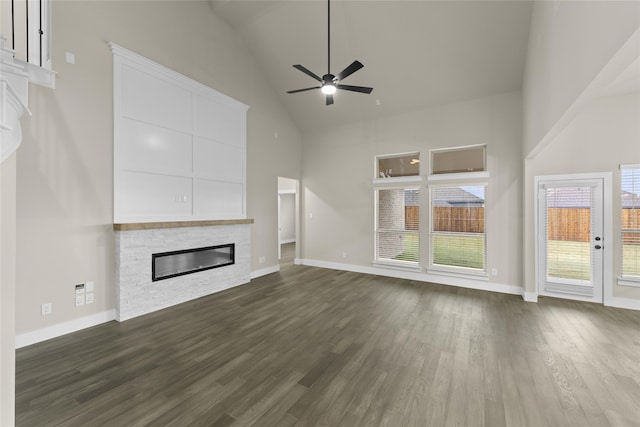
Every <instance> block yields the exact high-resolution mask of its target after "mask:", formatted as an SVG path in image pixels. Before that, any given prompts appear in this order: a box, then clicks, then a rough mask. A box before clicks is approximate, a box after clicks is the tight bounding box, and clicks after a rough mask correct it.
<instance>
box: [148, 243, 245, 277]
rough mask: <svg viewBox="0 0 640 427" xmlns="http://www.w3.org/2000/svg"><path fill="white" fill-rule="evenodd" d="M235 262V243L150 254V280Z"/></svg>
mask: <svg viewBox="0 0 640 427" xmlns="http://www.w3.org/2000/svg"><path fill="white" fill-rule="evenodd" d="M232 264H235V244H233V243H229V244H226V245H218V246H208V247H204V248H194V249H185V250H181V251H172V252H162V253H157V254H152V258H151V274H152V276H151V280H152V281H154V282H156V281H158V280H163V279H168V278H170V277H177V276H183V275H185V274H191V273H196V272H198V271H204V270H211V269H212V268H218V267H224V266H225V265H232Z"/></svg>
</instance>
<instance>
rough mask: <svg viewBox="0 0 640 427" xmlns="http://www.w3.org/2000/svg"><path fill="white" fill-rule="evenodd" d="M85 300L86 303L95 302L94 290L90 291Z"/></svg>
mask: <svg viewBox="0 0 640 427" xmlns="http://www.w3.org/2000/svg"><path fill="white" fill-rule="evenodd" d="M84 302H85V303H86V304H93V292H91V293H88V294H87V295H86V296H85V298H84Z"/></svg>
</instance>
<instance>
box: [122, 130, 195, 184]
mask: <svg viewBox="0 0 640 427" xmlns="http://www.w3.org/2000/svg"><path fill="white" fill-rule="evenodd" d="M192 140H193V136H192V135H191V134H186V133H181V132H176V131H172V130H169V129H166V128H162V127H160V126H155V125H150V124H148V123H144V122H139V121H135V120H131V119H127V118H123V119H122V143H123V144H122V146H121V148H122V150H121V151H120V159H119V164H120V166H121V167H122V169H125V170H138V171H146V172H159V173H165V174H166V173H169V174H178V175H189V174H190V173H192V172H193V166H192V165H193V161H192V160H193V143H192Z"/></svg>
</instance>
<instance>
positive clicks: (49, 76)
mask: <svg viewBox="0 0 640 427" xmlns="http://www.w3.org/2000/svg"><path fill="white" fill-rule="evenodd" d="M0 3H2V5H0V9H2V10H1V12H2V13H1V14H2V15H3V21H2V24H3V25H2V26H3V28H8V34H4V36H5V37H7V38H8V47H10V48H11V49H12V50H14V51H15V62H17V63H18V64H22V65H24V67H25V71H27V72H28V73H29V81H31V82H32V83H35V84H39V85H42V86H46V87H50V88H53V87H54V86H55V73H54V72H52V71H51V33H52V30H51V0H20V1H12V2H4V1H3V2H0ZM5 24H6V26H5Z"/></svg>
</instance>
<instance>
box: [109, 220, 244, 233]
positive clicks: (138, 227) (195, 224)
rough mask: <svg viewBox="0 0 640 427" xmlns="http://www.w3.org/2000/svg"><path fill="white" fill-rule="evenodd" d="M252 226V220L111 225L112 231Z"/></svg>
mask: <svg viewBox="0 0 640 427" xmlns="http://www.w3.org/2000/svg"><path fill="white" fill-rule="evenodd" d="M241 224H253V219H212V220H205V221H169V222H132V223H125V224H113V230H114V231H135V230H153V229H158V228H181V227H211V226H218V225H241Z"/></svg>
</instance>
